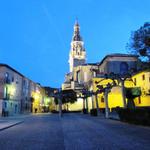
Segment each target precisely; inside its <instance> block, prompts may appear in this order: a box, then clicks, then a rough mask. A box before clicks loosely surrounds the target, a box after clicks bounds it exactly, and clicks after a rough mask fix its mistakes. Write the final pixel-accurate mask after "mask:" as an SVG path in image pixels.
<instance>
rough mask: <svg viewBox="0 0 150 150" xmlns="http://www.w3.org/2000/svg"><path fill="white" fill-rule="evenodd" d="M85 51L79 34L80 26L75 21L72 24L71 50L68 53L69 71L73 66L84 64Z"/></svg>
mask: <svg viewBox="0 0 150 150" xmlns="http://www.w3.org/2000/svg"><path fill="white" fill-rule="evenodd" d="M85 61H86V52H85V49H84V42H83V41H82V38H81V36H80V26H79V23H78V22H77V21H76V23H75V25H74V33H73V37H72V41H71V50H70V54H69V65H70V72H72V71H73V67H76V66H80V65H82V64H85Z"/></svg>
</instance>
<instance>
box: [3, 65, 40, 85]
mask: <svg viewBox="0 0 150 150" xmlns="http://www.w3.org/2000/svg"><path fill="white" fill-rule="evenodd" d="M0 67H6V68H9V69H10V70H12V71H14V72H15V73H17V74H19V75H20V76H22V77H23V78H26V79H28V80H29V81H30V82H33V83H34V84H38V85H39V83H37V82H34V81H33V80H31V79H29V78H28V77H26V76H24V75H23V74H21V73H20V72H18V71H17V70H15V69H14V68H12V67H10V66H9V65H7V64H3V63H0ZM40 86H41V87H42V85H40Z"/></svg>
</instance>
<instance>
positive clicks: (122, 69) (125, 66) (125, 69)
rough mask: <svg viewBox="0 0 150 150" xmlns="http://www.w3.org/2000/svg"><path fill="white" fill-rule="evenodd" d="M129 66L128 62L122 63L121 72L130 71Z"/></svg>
mask: <svg viewBox="0 0 150 150" xmlns="http://www.w3.org/2000/svg"><path fill="white" fill-rule="evenodd" d="M128 69H129V66H128V64H127V63H126V62H121V63H120V74H125V73H128Z"/></svg>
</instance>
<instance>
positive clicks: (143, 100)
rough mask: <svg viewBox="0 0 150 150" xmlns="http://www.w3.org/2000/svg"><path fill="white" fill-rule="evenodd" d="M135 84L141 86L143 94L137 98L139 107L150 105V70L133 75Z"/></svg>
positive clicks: (136, 101) (136, 103) (136, 102)
mask: <svg viewBox="0 0 150 150" xmlns="http://www.w3.org/2000/svg"><path fill="white" fill-rule="evenodd" d="M132 80H133V81H134V83H135V86H137V87H141V96H140V97H137V98H135V100H134V102H135V105H136V106H138V107H147V106H150V71H149V70H147V71H141V72H139V73H137V74H135V75H133V76H132Z"/></svg>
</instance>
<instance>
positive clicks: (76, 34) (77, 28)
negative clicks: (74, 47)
mask: <svg viewBox="0 0 150 150" xmlns="http://www.w3.org/2000/svg"><path fill="white" fill-rule="evenodd" d="M72 40H73V41H82V37H81V36H80V25H79V23H78V19H76V21H75V25H74V33H73V38H72Z"/></svg>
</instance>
